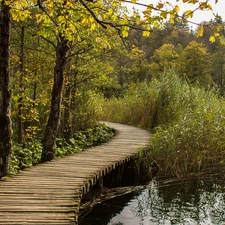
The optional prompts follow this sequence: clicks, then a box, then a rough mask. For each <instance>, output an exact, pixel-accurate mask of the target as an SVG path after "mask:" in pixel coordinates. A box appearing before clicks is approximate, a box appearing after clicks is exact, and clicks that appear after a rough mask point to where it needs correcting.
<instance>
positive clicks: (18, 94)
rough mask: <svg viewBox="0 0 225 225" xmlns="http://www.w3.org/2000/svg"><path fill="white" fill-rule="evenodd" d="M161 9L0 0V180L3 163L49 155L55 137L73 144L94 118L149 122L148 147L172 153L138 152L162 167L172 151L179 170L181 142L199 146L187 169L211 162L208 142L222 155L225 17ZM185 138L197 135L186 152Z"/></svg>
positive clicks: (6, 168) (104, 3) (5, 170)
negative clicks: (192, 19) (198, 17)
mask: <svg viewBox="0 0 225 225" xmlns="http://www.w3.org/2000/svg"><path fill="white" fill-rule="evenodd" d="M132 2H133V3H135V2H136V1H132ZM162 8H163V5H160V4H159V5H157V6H156V7H155V8H151V7H150V8H147V10H146V14H147V16H146V18H147V19H146V20H142V19H141V18H140V16H139V15H137V12H134V13H133V15H129V14H127V11H126V9H125V8H124V7H123V5H121V2H120V1H111V2H110V1H96V2H92V1H85V0H84V1H83V0H80V1H75V2H72V1H57V2H53V1H43V2H42V1H39V0H38V1H37V2H36V1H34V2H33V1H31V2H26V1H24V2H22V3H18V2H17V1H12V2H10V1H9V2H8V1H4V0H2V1H1V6H0V14H1V17H0V53H1V54H0V61H1V64H0V106H1V112H0V134H1V136H0V177H2V176H4V175H6V174H8V173H9V169H10V166H11V168H12V167H13V166H14V167H13V168H14V169H15V166H16V167H18V168H19V167H22V168H23V166H19V165H18V161H19V158H27V157H28V155H29V157H30V158H31V159H30V161H32V160H33V161H34V163H37V162H40V161H42V162H44V161H47V160H51V159H53V158H54V157H55V156H56V155H57V151H56V149H57V145H56V144H57V140H58V143H61V146H62V142H63V143H64V145H65V143H66V145H67V144H70V145H71V144H72V148H76V144H77V142H76V140H75V139H76V138H75V137H77V136H76V135H77V133H76V132H78V131H84V130H87V129H88V128H90V127H93V126H94V125H96V121H98V120H101V119H105V120H110V121H116V122H121V123H127V124H132V125H135V126H141V127H144V128H146V129H149V130H152V129H153V130H154V132H155V134H154V135H153V138H152V139H151V140H152V141H151V143H150V146H149V148H150V149H151V151H149V152H154V151H156V149H158V150H163V151H164V150H168V151H170V149H171V152H170V153H169V152H168V153H162V152H157V151H156V153H155V155H152V154H150V156H149V155H148V156H146V155H145V156H143V158H144V159H146V160H147V159H148V160H157V163H160V162H159V161H160V160H161V161H163V160H164V159H160V160H159V156H160V157H161V155H162V154H164V155H167V156H168V157H167V158H166V162H167V164H166V165H164V167H165V168H170V170H171V171H172V172H173V171H175V170H174V167H175V166H176V165H170V163H171V162H170V161H169V158H170V157H171V156H172V155H173V160H174V157H175V158H176V156H174V152H181V151H183V153H182V154H181V156H179V157H180V158H179V157H177V167H179V168H178V169H179V170H180V171H181V172H182V171H186V170H188V167H189V166H188V165H184V164H183V165H184V167H185V168H180V167H183V166H180V164H181V159H183V156H184V155H185V157H186V156H187V157H194V156H192V155H191V156H190V155H189V154H186V153H187V152H188V151H189V148H192V150H195V149H196V152H198V153H196V154H197V156H196V162H195V159H193V160H192V161H193V165H192V166H191V169H193V170H194V168H195V167H197V165H198V167H199V168H200V167H201V165H202V164H203V161H204V160H206V158H207V160H208V159H209V160H211V161H214V159H212V157H211V156H212V155H214V153H213V152H210V151H211V150H212V148H213V150H214V149H215V151H216V152H217V153H218V157H219V158H220V159H221V154H220V153H221V152H222V151H224V143H225V140H224V137H223V136H224V128H225V126H224V116H223V114H222V112H223V111H224V109H225V108H224V107H223V105H224V101H223V96H224V94H225V93H224V92H225V86H224V84H225V83H224V82H225V47H224V46H223V45H221V44H222V43H223V40H224V36H223V35H224V32H225V31H224V21H223V20H222V18H221V17H220V16H219V15H217V16H216V17H215V19H214V20H212V21H203V22H202V23H201V24H199V25H198V27H196V28H195V29H193V28H190V27H189V26H188V23H187V22H188V20H187V19H188V17H189V16H188V14H187V15H186V18H185V17H179V16H178V14H177V13H178V11H179V10H178V9H177V8H176V7H173V8H172V9H173V10H171V11H166V10H165V11H163V10H162ZM198 8H199V9H200V10H201V9H207V8H209V5H207V3H205V5H201V7H200V6H198ZM150 9H151V10H153V9H155V10H159V11H160V12H161V14H160V16H151V13H150V11H151V10H150ZM165 13H166V15H165ZM167 16H170V22H167V21H166V20H165V19H166V18H167ZM203 28H204V29H203ZM149 33H150V35H149ZM209 40H211V41H209ZM195 116H196V117H195ZM214 116H215V118H214ZM184 118H186V120H184ZM200 120H201V121H200ZM203 120H204V121H203ZM198 122H199V124H198ZM181 123H183V124H181ZM184 123H186V124H184ZM208 123H209V124H208ZM213 123H215V124H213ZM188 125H189V127H188ZM191 126H192V127H191ZM200 126H202V127H201V128H200ZM176 127H178V128H177V130H176V129H175V128H176ZM182 128H183V129H184V130H181V129H182ZM217 128H218V131H217V130H215V129H217ZM94 129H98V128H96V127H95V128H94ZM186 129H187V130H186ZM171 130H172V131H171ZM187 131H191V132H190V133H185V132H187ZM99 132H100V133H101V132H102V133H104V131H99ZM95 133H96V130H95ZM192 133H193V135H192ZM75 134H76V135H75ZM82 134H83V133H79V135H81V136H82ZM170 134H171V135H177V136H173V137H172V136H170ZM79 135H78V136H79ZM104 135H105V133H104V134H103V136H104ZM163 135H164V136H163ZM166 135H167V136H166ZM188 135H189V136H190V137H189V138H190V140H191V139H193V137H194V138H195V139H196V140H200V141H199V143H198V142H196V141H195V142H193V143H192V144H193V146H187V148H186V149H185V148H184V145H183V143H182V142H184V143H186V142H187V136H188ZM194 135H196V136H194ZM209 135H212V136H209ZM74 138H75V139H74ZM166 138H167V139H166ZM169 139H171V140H169ZM59 140H60V141H59ZM174 140H177V141H180V142H179V143H175V142H174ZM210 140H211V141H212V143H208V142H207V141H210ZM159 143H161V144H162V145H165V146H159ZM190 144H191V143H190ZM172 145H173V146H172ZM169 146H170V147H169ZM174 146H175V147H174ZM181 146H182V147H181ZM217 146H218V147H217ZM165 148H166V149H165ZM219 150H220V152H218V151H219ZM35 151H38V157H37V158H36V156H35V154H36V153H35ZM26 154H28V155H26ZM143 154H144V153H143ZM170 154H171V155H170ZM17 155H20V156H18V158H17ZM208 156H209V157H208ZM157 157H158V158H157ZM10 159H11V160H10ZM207 162H208V161H207ZM20 164H21V162H20ZM29 165H30V163H28V166H29ZM160 166H161V167H162V168H163V165H160ZM192 167H193V168H192ZM11 171H12V170H11ZM174 173H175V174H176V175H177V176H179V174H178V172H177V170H176V172H174Z"/></svg>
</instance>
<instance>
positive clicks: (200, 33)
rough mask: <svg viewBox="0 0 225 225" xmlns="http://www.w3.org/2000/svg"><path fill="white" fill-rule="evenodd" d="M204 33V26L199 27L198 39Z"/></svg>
mask: <svg viewBox="0 0 225 225" xmlns="http://www.w3.org/2000/svg"><path fill="white" fill-rule="evenodd" d="M203 32H204V27H203V26H201V27H199V28H198V37H202V35H203Z"/></svg>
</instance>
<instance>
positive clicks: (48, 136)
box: [41, 35, 69, 162]
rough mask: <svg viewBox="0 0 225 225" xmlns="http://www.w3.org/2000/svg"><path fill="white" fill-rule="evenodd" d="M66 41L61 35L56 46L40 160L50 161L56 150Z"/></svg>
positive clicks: (65, 60)
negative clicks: (50, 96)
mask: <svg viewBox="0 0 225 225" xmlns="http://www.w3.org/2000/svg"><path fill="white" fill-rule="evenodd" d="M67 44H68V41H67V40H66V39H65V37H63V36H62V35H59V40H58V43H57V47H56V64H55V68H54V83H53V89H52V100H51V109H50V114H49V118H48V123H47V126H46V130H45V135H44V141H43V150H42V156H41V161H42V162H45V161H50V160H52V159H53V158H54V153H55V150H56V137H57V133H58V128H59V124H60V114H61V102H62V90H63V81H64V69H65V65H66V62H67V59H66V56H67V52H68V49H69V48H68V45H67Z"/></svg>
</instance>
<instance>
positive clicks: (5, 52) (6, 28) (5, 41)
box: [0, 0, 12, 177]
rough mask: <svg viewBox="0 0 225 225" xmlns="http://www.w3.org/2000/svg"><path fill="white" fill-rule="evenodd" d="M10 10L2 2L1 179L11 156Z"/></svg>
mask: <svg viewBox="0 0 225 225" xmlns="http://www.w3.org/2000/svg"><path fill="white" fill-rule="evenodd" d="M9 32H10V8H9V6H7V5H6V4H5V0H2V1H1V2H0V62H1V63H0V177H2V176H5V175H7V174H8V172H9V163H10V154H11V145H12V143H11V141H12V140H11V136H12V127H11V126H12V125H11V108H10V102H11V97H10V91H9V79H10V74H9V39H10V34H9Z"/></svg>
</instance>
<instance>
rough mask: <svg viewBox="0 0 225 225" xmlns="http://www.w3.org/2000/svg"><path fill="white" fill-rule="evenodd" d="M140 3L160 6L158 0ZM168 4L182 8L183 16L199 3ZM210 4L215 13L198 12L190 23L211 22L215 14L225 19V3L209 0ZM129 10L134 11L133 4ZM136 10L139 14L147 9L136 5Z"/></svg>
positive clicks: (221, 0)
mask: <svg viewBox="0 0 225 225" xmlns="http://www.w3.org/2000/svg"><path fill="white" fill-rule="evenodd" d="M137 2H138V3H141V4H146V5H148V4H153V5H157V4H158V0H139V1H137ZM161 2H162V3H165V2H166V0H162V1H161ZM167 2H170V3H171V5H172V6H175V5H178V6H179V8H180V13H179V15H182V13H183V12H184V11H185V10H188V9H190V10H195V9H196V8H197V7H198V5H199V4H198V3H196V4H194V5H193V4H187V3H183V2H182V1H181V0H180V1H178V2H177V1H176V0H169V1H167ZM208 3H209V4H210V5H211V6H212V8H213V11H210V10H197V11H196V12H195V13H194V17H193V18H191V19H189V20H190V21H192V22H194V23H201V22H202V21H210V20H211V19H213V18H214V13H215V14H217V13H218V15H219V16H222V18H223V19H225V14H224V9H225V2H224V0H219V1H218V2H217V3H215V0H209V1H208ZM126 5H127V7H128V9H132V8H133V7H134V5H133V4H129V3H127V4H126ZM135 8H136V9H138V11H139V12H141V11H142V10H144V9H145V8H146V7H144V6H140V5H136V6H135ZM190 26H194V25H193V24H190Z"/></svg>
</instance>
